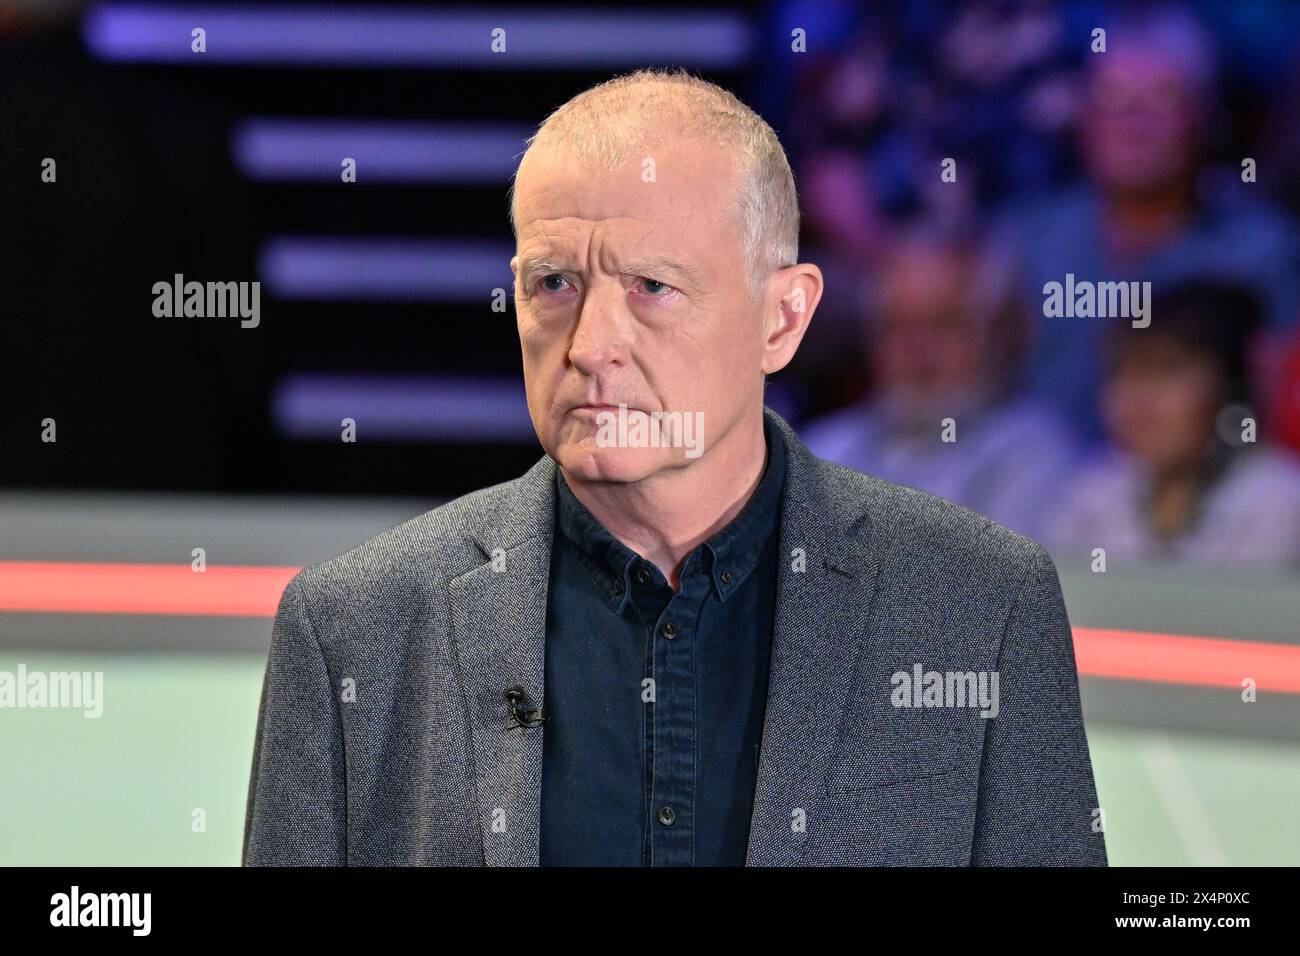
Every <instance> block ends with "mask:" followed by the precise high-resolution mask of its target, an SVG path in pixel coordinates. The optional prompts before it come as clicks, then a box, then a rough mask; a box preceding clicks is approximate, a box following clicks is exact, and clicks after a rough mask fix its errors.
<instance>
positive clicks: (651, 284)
mask: <svg viewBox="0 0 1300 956" xmlns="http://www.w3.org/2000/svg"><path fill="white" fill-rule="evenodd" d="M641 285H642V287H643V288H644V289H645V290H646V292H649V293H650V294H651V295H663V294H664V293H665V292H670V291H672V286H670V285H669V284H668V283H666V282H660V281H659V280H658V279H645V280H644V281H642V283H641Z"/></svg>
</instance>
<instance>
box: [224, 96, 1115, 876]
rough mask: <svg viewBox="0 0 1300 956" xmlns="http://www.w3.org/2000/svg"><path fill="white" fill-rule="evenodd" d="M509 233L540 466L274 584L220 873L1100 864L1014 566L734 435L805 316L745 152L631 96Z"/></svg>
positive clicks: (748, 136)
mask: <svg viewBox="0 0 1300 956" xmlns="http://www.w3.org/2000/svg"><path fill="white" fill-rule="evenodd" d="M513 198H514V206H513V218H514V223H515V228H516V236H517V242H518V248H517V255H516V257H515V258H514V259H513V260H512V267H513V269H514V271H515V277H516V284H515V299H516V306H517V311H518V322H519V337H520V342H521V344H522V350H523V365H524V377H525V383H526V391H527V398H528V405H529V409H530V412H531V414H532V418H533V422H534V424H535V426H536V429H537V434H538V437H539V439H540V441H541V444H542V446H543V448H545V450H546V452H547V455H546V457H544V458H543V459H542V460H541V461H540V462H538V464H537V465H535V466H534V467H533V468H532V469H531V470H530V471H529V472H528V473H527V474H526V475H524V476H523V477H522V478H519V479H517V480H515V481H512V482H508V483H506V484H504V485H499V486H497V487H494V488H489V489H486V490H484V491H480V492H476V493H474V494H471V495H468V496H466V497H465V498H462V499H459V500H457V501H454V502H452V503H451V504H448V505H445V506H443V507H441V508H438V509H435V510H433V511H431V512H429V513H428V514H425V515H423V516H421V517H419V518H416V519H414V520H413V521H411V522H408V523H407V524H405V525H402V526H400V527H398V528H395V529H392V530H390V531H388V532H385V533H384V534H382V535H380V536H378V537H377V538H375V539H373V540H371V541H369V542H367V543H365V544H363V545H361V546H360V547H359V548H356V549H354V550H353V551H350V552H348V553H347V554H344V555H342V556H341V557H338V558H335V559H334V560H332V561H328V562H326V563H324V564H322V565H319V566H316V567H313V568H309V569H307V570H305V571H303V572H302V573H301V574H300V575H298V576H297V577H296V578H295V579H294V580H293V581H292V582H291V583H290V585H289V587H288V588H287V589H286V591H285V595H284V598H283V601H282V603H281V607H280V611H279V614H278V616H277V618H276V624H275V630H274V637H273V639H272V647H271V658H270V664H269V667H268V670H267V676H266V684H265V690H264V693H263V699H262V706H261V711H260V715H259V719H258V724H259V730H258V742H257V747H256V752H255V755H254V770H253V779H252V784H251V787H250V793H249V815H248V822H247V827H246V835H245V848H244V859H245V862H246V863H251V864H393V863H396V864H404V863H421V864H463V865H479V864H489V865H491V864H496V865H501V864H505V865H536V864H574V865H585V864H615V865H622V864H627V865H642V864H651V865H739V864H746V863H747V864H751V865H771V864H781V865H799V864H837V863H840V864H843V863H847V864H940V865H965V864H1019V863H1042V864H1102V863H1104V862H1105V849H1104V843H1103V837H1102V835H1101V833H1100V827H1099V824H1098V822H1097V820H1098V819H1099V812H1098V810H1097V801H1096V796H1095V792H1094V788H1093V782H1092V774H1091V769H1090V766H1089V757H1088V746H1087V740H1086V738H1085V736H1084V730H1083V724H1082V720H1081V717H1080V709H1079V696H1078V686H1077V678H1076V674H1075V665H1074V658H1073V653H1072V650H1071V640H1070V629H1069V624H1068V622H1067V620H1066V615H1065V609H1064V606H1063V604H1062V600H1061V593H1060V588H1059V585H1058V583H1057V579H1056V573H1055V569H1054V567H1053V565H1052V563H1051V561H1050V559H1049V558H1048V557H1047V555H1046V553H1045V552H1044V551H1043V550H1042V549H1041V548H1040V547H1038V546H1037V545H1036V544H1034V543H1033V542H1032V541H1030V540H1029V539H1027V538H1024V537H1021V536H1019V535H1017V534H1015V533H1012V532H1010V531H1008V530H1006V529H1004V528H1002V527H1000V526H998V525H995V524H993V523H992V522H990V521H988V520H987V519H984V518H981V517H979V516H978V515H976V514H974V513H973V512H970V511H966V510H964V509H962V508H960V507H958V506H955V505H952V504H949V503H946V502H944V501H941V500H940V499H938V498H934V497H932V496H930V495H927V494H924V493H921V492H918V491H913V490H910V489H906V488H903V487H900V486H896V485H891V484H889V483H886V482H883V481H880V480H878V479H874V478H871V477H868V476H866V475H862V474H859V473H856V472H851V471H849V470H847V469H843V468H840V467H838V466H835V465H832V464H830V463H827V462H823V461H821V460H819V459H816V458H814V457H813V456H812V455H811V454H810V453H809V452H808V451H807V449H806V448H804V446H803V445H802V444H801V443H800V442H799V440H798V439H797V438H796V436H795V435H794V433H793V431H792V430H791V429H790V427H789V426H788V425H787V424H786V423H785V422H784V421H782V420H781V419H780V418H779V417H777V416H776V415H775V414H773V413H771V412H770V411H766V410H765V409H764V407H763V386H764V379H765V376H766V375H768V374H769V373H772V372H776V371H778V370H780V369H781V368H783V367H784V366H785V365H786V364H787V363H788V362H789V361H790V359H791V357H792V356H793V355H794V353H795V350H796V349H797V348H798V346H799V341H800V339H801V338H802V337H803V335H804V333H805V332H806V330H807V328H808V322H809V320H810V319H811V317H812V314H813V310H814V309H815V308H816V306H817V302H818V299H819V298H820V296H821V292H822V280H821V274H820V272H819V270H818V269H817V267H816V266H814V265H809V264H798V249H797V237H798V225H799V221H798V205H797V201H796V198H795V190H794V181H793V177H792V176H791V173H790V168H789V165H788V163H787V161H786V158H785V154H784V151H783V150H782V148H781V146H780V143H779V142H778V141H777V139H776V136H775V134H774V133H773V132H772V130H771V128H770V127H768V126H767V125H766V124H765V123H764V122H763V121H762V120H761V119H759V118H758V117H757V116H756V115H754V114H753V113H752V111H750V110H749V109H748V108H747V107H745V106H744V105H743V104H741V103H740V102H739V101H738V100H737V99H736V98H735V97H733V96H732V95H730V94H729V93H726V92H725V91H723V90H721V89H719V88H718V87H716V86H713V85H712V84H708V83H705V82H703V81H700V80H698V79H694V78H692V77H690V76H687V75H684V74H674V73H655V72H642V73H637V74H633V75H631V76H628V77H623V78H620V79H616V80H613V81H611V82H609V83H606V84H603V85H601V86H598V87H596V88H594V89H592V90H589V91H587V92H586V93H584V94H582V95H581V96H578V97H577V98H575V99H574V100H572V101H570V102H569V103H567V104H565V106H563V107H561V108H560V109H559V110H558V111H557V112H556V113H555V114H554V115H552V116H551V117H550V118H549V119H548V120H547V121H546V123H544V124H543V125H542V127H541V128H540V130H539V131H538V134H537V135H536V136H535V137H534V138H533V140H532V141H531V143H530V148H529V149H528V151H527V153H526V155H525V156H524V159H523V160H522V162H521V164H520V168H519V170H518V173H517V176H516V181H515V189H514V197H513ZM674 416H675V417H674ZM950 675H956V679H950ZM936 678H937V681H936ZM963 679H965V680H963Z"/></svg>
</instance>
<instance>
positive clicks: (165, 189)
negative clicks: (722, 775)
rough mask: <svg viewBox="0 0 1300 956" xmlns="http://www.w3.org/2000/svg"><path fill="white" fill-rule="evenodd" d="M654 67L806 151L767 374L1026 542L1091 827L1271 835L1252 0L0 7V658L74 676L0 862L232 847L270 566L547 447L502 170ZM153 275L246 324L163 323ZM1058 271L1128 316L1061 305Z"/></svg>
mask: <svg viewBox="0 0 1300 956" xmlns="http://www.w3.org/2000/svg"><path fill="white" fill-rule="evenodd" d="M497 27H501V28H504V29H505V30H506V41H507V45H506V50H505V52H504V53H494V52H492V50H491V48H490V38H491V31H492V30H493V29H494V28H497ZM195 28H202V29H203V30H204V38H205V43H206V47H205V49H204V50H203V51H202V52H197V51H196V50H195V49H194V44H195V42H196V41H195V40H194V37H193V34H192V31H193V30H194V29H195ZM1098 31H1101V32H1100V33H1099V32H1098ZM650 65H662V66H682V67H687V68H689V69H691V70H692V71H694V72H698V73H699V74H701V75H703V76H706V77H707V78H709V79H712V80H714V81H716V82H718V83H721V84H722V85H724V86H727V87H728V88H730V89H732V90H734V91H735V92H736V93H737V94H738V95H740V96H741V97H742V99H745V100H746V101H747V102H748V103H750V104H751V105H752V106H754V107H755V109H757V110H758V111H759V112H760V113H762V114H763V115H764V117H765V118H766V119H767V120H768V121H769V122H770V123H771V124H772V125H773V127H774V128H775V129H776V130H777V132H778V134H779V135H780V137H781V139H782V142H783V143H784V144H785V145H786V148H787V150H788V151H789V154H790V157H791V162H792V164H793V166H794V168H795V175H796V181H797V183H798V186H799V192H800V197H801V206H802V208H803V212H804V216H805V220H804V234H803V254H802V258H803V259H805V260H808V261H813V262H816V263H818V264H819V265H820V266H821V267H822V269H823V270H824V272H825V274H826V277H827V283H828V287H827V292H826V296H825V298H824V299H823V302H822V305H821V307H820V308H819V309H818V312H817V314H816V317H815V320H814V323H813V325H812V329H811V331H810V334H809V336H808V338H807V339H806V340H805V344H804V346H803V348H802V349H801V351H800V353H799V356H798V357H797V359H796V361H795V362H794V364H793V365H792V366H791V367H790V368H789V369H787V370H786V371H784V372H782V373H781V374H779V375H777V376H774V377H773V378H772V379H771V381H770V384H769V404H770V405H772V406H773V407H774V408H776V409H777V410H778V411H780V412H781V413H782V414H784V415H785V416H786V417H787V418H788V419H789V420H790V421H791V422H792V423H793V424H795V425H796V427H797V428H798V429H799V431H800V433H801V435H803V436H804V438H805V439H806V440H807V441H808V442H809V444H810V445H811V446H812V448H813V450H814V451H816V452H817V453H818V454H821V455H823V456H824V457H827V458H831V459H833V460H836V461H839V462H842V463H843V464H846V465H848V466H850V467H854V468H858V469H861V470H864V471H867V472H869V473H872V474H876V475H879V476H881V477H884V478H887V479H889V480H892V481H897V482H901V483H903V484H908V485H914V486H916V487H920V488H923V489H926V490H928V491H932V492H934V493H936V494H939V495H941V496H943V497H946V498H949V499H952V500H954V501H957V502H959V503H961V504H964V505H967V506H968V507H971V508H973V509H975V510H977V511H980V512H982V513H984V514H987V515H989V516H990V517H992V518H993V519H994V520H996V521H999V522H1001V523H1003V524H1006V525H1008V526H1010V527H1012V528H1015V529H1017V530H1020V531H1023V532H1024V533H1026V534H1029V535H1031V536H1032V537H1035V538H1036V539H1038V540H1040V541H1042V542H1043V543H1044V545H1045V546H1046V547H1047V548H1048V549H1049V551H1050V552H1051V553H1052V555H1053V557H1054V558H1055V560H1056V561H1057V564H1058V567H1059V569H1060V573H1061V578H1062V583H1063V586H1064V589H1065V596H1066V601H1067V604H1068V607H1069V611H1070V616H1071V621H1072V623H1073V625H1074V627H1075V647H1076V656H1077V659H1078V662H1079V668H1080V672H1081V675H1082V679H1081V689H1082V695H1083V703H1084V711H1085V718H1086V721H1087V728H1088V735H1089V740H1090V742H1091V744H1092V754H1093V761H1094V766H1095V771H1096V776H1097V784H1098V790H1099V795H1100V800H1101V804H1102V807H1103V808H1104V810H1105V813H1106V817H1105V821H1106V831H1107V845H1108V848H1109V851H1110V856H1111V861H1112V863H1113V864H1116V865H1141V864H1172V865H1229V864H1232V865H1282V864H1289V865H1297V864H1300V824H1298V823H1297V822H1296V818H1295V813H1294V807H1295V804H1296V802H1297V800H1300V463H1298V461H1300V323H1298V322H1297V316H1298V310H1300V298H1298V295H1300V271H1298V270H1297V266H1298V265H1300V262H1298V252H1300V245H1298V242H1300V238H1298V236H1300V233H1298V232H1297V221H1296V217H1297V214H1300V126H1298V125H1297V123H1296V121H1295V117H1296V116H1297V115H1298V114H1300V4H1294V3H1290V2H1284V0H1240V2H1234V3H1198V2H1190V0H1189V2H1178V3H1163V2H1156V3H1140V4H1136V3H1135V4H1128V3H1101V2H1059V3H1055V2H1029V0H951V2H938V0H934V2H930V0H911V2H906V3H903V2H877V3H848V2H784V3H768V4H761V5H760V4H742V3H725V2H718V3H710V4H708V5H706V6H699V5H689V6H686V5H681V6H675V5H665V4H663V3H658V2H655V3H648V2H645V3H642V2H627V0H620V2H616V3H612V4H611V3H605V4H595V3H582V2H571V3H565V4H563V5H554V4H544V3H537V2H532V3H530V2H526V0H516V2H512V3H511V4H510V5H508V6H503V7H501V8H500V9H497V8H494V7H493V6H492V5H476V6H474V7H472V8H471V7H469V6H466V7H453V6H444V5H437V4H430V3H414V2H412V3H401V2H390V3H385V4H383V5H382V6H381V5H370V4H324V3H309V2H278V3H237V2H207V3H203V4H189V3H184V2H170V3H169V2H150V3H134V2H102V3H85V2H78V0H0V270H3V279H4V297H3V319H4V330H3V340H2V344H0V671H8V672H11V673H15V672H17V671H18V670H19V668H20V667H22V668H25V669H26V670H27V671H28V672H31V671H44V672H59V671H79V672H101V673H102V674H103V681H104V693H103V698H104V699H103V713H102V715H101V716H99V717H94V718H88V717H86V716H84V715H83V713H82V712H81V711H78V710H55V709H15V708H3V709H0V760H2V761H3V766H4V768H5V770H6V771H7V777H8V781H9V783H8V785H7V786H5V787H3V788H0V863H5V864H218V865H232V864H235V863H237V862H238V858H239V847H240V840H241V837H242V827H243V813H244V798H245V794H246V789H247V784H248V773H249V769H250V761H251V754H252V744H253V733H254V724H255V719H256V711H257V700H258V693H259V691H260V686H261V678H262V670H263V667H264V663H265V655H266V649H267V645H268V641H269V637H270V624H271V617H272V615H273V614H274V610H275V606H276V603H277V601H278V598H279V595H280V591H281V590H282V589H283V587H284V584H285V583H286V582H287V581H288V579H289V577H291V576H292V574H293V573H294V571H295V570H296V569H297V568H299V567H301V566H303V565H305V564H309V563H313V562H317V561H321V560H324V559H326V558H328V557H331V556H333V555H335V554H337V553H339V552H341V551H343V550H346V549H347V548H348V547H350V546H352V545H354V544H356V543H358V542H360V541H361V540H363V539H365V538H367V537H369V536H370V535H372V534H374V533H376V532H378V531H380V530H382V529H383V528H386V527H389V526H391V525H393V524H396V523H398V522H400V521H403V520H405V519H407V518H409V517H412V516H414V515H416V514H418V513H420V512H422V511H424V510H427V509H428V508H430V507H433V506H435V505H436V504H438V503H440V502H443V501H446V500H448V499H449V498H452V497H455V496H457V495H459V494H462V493H464V492H467V491H470V490H473V489H475V488H479V487H482V486H485V485H488V484H493V483H496V482H498V481H503V480H507V479H509V478H512V477H515V476H517V475H518V474H520V473H522V472H523V471H524V470H526V469H527V467H528V466H529V465H531V464H532V463H533V462H534V461H535V460H536V458H537V457H538V455H539V454H540V448H539V446H538V445H537V442H536V438H535V436H534V435H533V432H532V428H531V424H530V422H529V418H528V414H527V410H526V407H525V404H524V395H523V385H522V380H521V377H520V371H519V351H518V341H517V338H516V335H515V326H514V317H513V311H512V308H511V307H510V304H509V301H508V294H509V290H510V288H511V274H510V269H509V264H508V263H509V258H510V255H511V254H512V250H513V247H512V240H511V236H510V231H509V225H508V220H507V200H506V190H507V188H508V185H509V181H510V176H511V174H512V173H513V171H514V168H515V164H516V163H517V160H518V156H519V154H520V152H521V150H522V148H523V140H524V139H525V138H526V137H527V136H528V135H530V134H531V132H532V130H533V129H534V128H535V126H536V124H537V123H538V122H540V121H541V120H542V119H543V118H544V117H545V116H546V115H547V114H548V113H549V112H550V111H551V110H552V109H554V108H555V107H556V106H558V105H559V104H560V103H562V102H564V101H565V100H566V99H568V98H569V97H570V96H572V95H573V94H575V93H577V92H579V91H581V90H583V89H585V88H587V87H589V86H591V85H594V84H595V83H597V82H600V81H601V80H603V79H606V78H608V77H609V76H611V75H613V74H616V73H620V72H626V71H629V70H633V69H636V68H639V67H642V66H650ZM345 158H350V159H353V160H355V168H356V176H355V182H345V181H344V180H343V176H342V175H341V164H342V163H343V160H344V159H345ZM50 159H52V160H54V164H53V166H51V165H50V164H49V163H47V162H46V161H47V160H50ZM51 180H52V181H51ZM177 274H180V275H183V276H184V277H185V280H186V281H190V280H195V281H240V282H242V281H253V280H256V281H259V282H260V283H261V300H260V309H261V314H260V322H259V323H258V324H257V326H256V327H252V328H243V327H241V323H240V321H239V320H238V319H237V318H227V319H220V318H160V317H158V316H156V315H155V314H154V312H153V305H154V299H155V294H154V292H153V291H152V290H153V286H154V284H155V283H158V282H166V283H171V282H172V280H173V277H174V276H175V275H177ZM1067 277H1070V278H1068V279H1067ZM1075 281H1082V282H1092V283H1097V282H1108V281H1118V282H1139V283H1147V282H1149V283H1150V292H1151V299H1150V301H1149V302H1148V303H1147V304H1148V305H1149V308H1150V312H1149V314H1150V316H1151V317H1152V320H1151V323H1150V325H1149V327H1146V328H1134V327H1133V325H1132V323H1131V322H1130V321H1129V317H1128V316H1122V317H1119V318H1109V319H1108V318H1101V317H1094V318H1089V317H1078V316H1074V315H1069V316H1061V315H1049V314H1048V312H1049V311H1050V310H1049V309H1047V308H1046V307H1045V299H1046V290H1045V288H1044V287H1045V285H1046V284H1048V283H1053V282H1056V283H1062V284H1065V283H1067V282H1075ZM499 289H504V290H507V291H506V301H505V306H506V307H505V308H504V309H494V308H493V302H494V294H495V291H496V290H499ZM498 301H500V300H499V297H498ZM948 417H951V418H953V419H954V420H955V421H956V422H957V423H958V424H957V432H956V440H955V441H951V440H944V431H943V429H942V427H941V421H942V419H944V418H948ZM344 419H351V420H353V421H354V422H355V437H356V440H355V441H344V440H342V438H341V432H342V431H343V429H342V426H341V423H342V421H343V420H344ZM50 422H52V423H53V427H54V428H55V429H56V430H57V440H56V441H53V442H51V441H49V440H48V437H49V434H48V433H49V428H50ZM199 560H202V561H203V562H205V563H206V566H207V570H206V572H205V573H204V574H195V573H193V571H192V563H193V562H195V561H199ZM200 819H201V820H202V826H201V827H200V826H198V825H197V824H196V822H195V821H196V820H200Z"/></svg>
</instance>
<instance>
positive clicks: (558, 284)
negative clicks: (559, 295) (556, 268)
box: [541, 272, 569, 292]
mask: <svg viewBox="0 0 1300 956" xmlns="http://www.w3.org/2000/svg"><path fill="white" fill-rule="evenodd" d="M568 282H569V280H568V279H566V278H564V276H562V275H560V274H559V273H558V272H552V273H551V274H550V275H545V276H542V278H541V286H542V288H543V289H545V290H546V291H547V292H563V291H564V287H565V286H566V285H568Z"/></svg>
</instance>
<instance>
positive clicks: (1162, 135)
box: [1083, 53, 1197, 193]
mask: <svg viewBox="0 0 1300 956" xmlns="http://www.w3.org/2000/svg"><path fill="white" fill-rule="evenodd" d="M1088 92H1089V100H1088V106H1087V110H1086V113H1085V117H1084V126H1083V131H1084V154H1085V160H1086V162H1087V164H1088V166H1089V169H1090V170H1091V171H1092V173H1093V175H1094V177H1096V178H1097V180H1098V181H1099V182H1101V184H1102V185H1103V186H1106V187H1110V188H1115V189H1120V190H1123V191H1130V192H1138V193H1144V192H1150V191H1153V190H1159V189H1162V188H1165V187H1167V186H1168V185H1170V184H1171V183H1173V182H1176V181H1177V180H1178V179H1179V177H1182V176H1185V175H1186V174H1187V173H1188V171H1189V170H1190V169H1191V168H1192V167H1193V166H1194V165H1195V162H1196V138H1195V132H1194V119H1195V111H1196V105H1197V104H1196V103H1195V102H1194V94H1193V92H1192V89H1191V88H1190V86H1189V84H1188V82H1187V79H1186V77H1185V76H1184V75H1183V73H1182V69H1181V67H1180V66H1179V65H1178V64H1175V63H1171V62H1167V61H1166V60H1164V59H1162V58H1161V57H1160V56H1159V55H1158V54H1155V53H1151V54H1140V53H1130V54H1121V53H1114V54H1111V53H1108V54H1106V65H1105V66H1103V67H1101V68H1100V69H1099V70H1098V71H1097V72H1096V74H1094V76H1093V78H1092V81H1091V83H1090V85H1089V90H1088Z"/></svg>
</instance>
